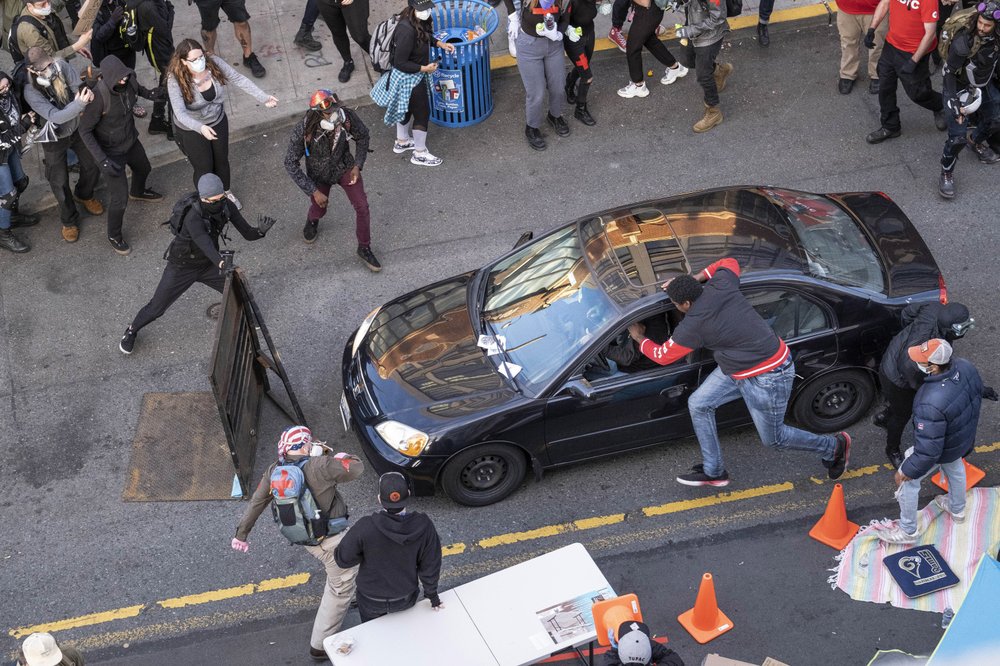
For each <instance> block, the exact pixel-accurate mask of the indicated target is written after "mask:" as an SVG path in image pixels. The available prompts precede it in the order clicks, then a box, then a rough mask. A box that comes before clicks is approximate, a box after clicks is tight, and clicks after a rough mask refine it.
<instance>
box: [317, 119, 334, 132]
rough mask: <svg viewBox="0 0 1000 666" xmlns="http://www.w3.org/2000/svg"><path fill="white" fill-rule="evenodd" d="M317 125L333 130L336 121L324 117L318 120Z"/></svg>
mask: <svg viewBox="0 0 1000 666" xmlns="http://www.w3.org/2000/svg"><path fill="white" fill-rule="evenodd" d="M319 126H320V127H322V128H323V129H325V130H327V131H333V130H335V129H337V123H335V122H333V121H332V120H327V119H326V118H324V119H323V120H321V121H319Z"/></svg>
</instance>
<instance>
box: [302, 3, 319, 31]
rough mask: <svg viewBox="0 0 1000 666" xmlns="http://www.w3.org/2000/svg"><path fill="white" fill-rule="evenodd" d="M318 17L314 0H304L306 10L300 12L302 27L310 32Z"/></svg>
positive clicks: (317, 8) (317, 9)
mask: <svg viewBox="0 0 1000 666" xmlns="http://www.w3.org/2000/svg"><path fill="white" fill-rule="evenodd" d="M318 18H319V7H317V6H316V0H306V11H305V12H304V13H303V14H302V27H303V28H305V29H306V30H308V31H309V32H312V29H313V26H314V25H316V19H318Z"/></svg>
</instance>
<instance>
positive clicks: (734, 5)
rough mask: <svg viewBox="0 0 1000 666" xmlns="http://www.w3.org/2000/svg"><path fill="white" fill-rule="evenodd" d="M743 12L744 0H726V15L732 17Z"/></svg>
mask: <svg viewBox="0 0 1000 666" xmlns="http://www.w3.org/2000/svg"><path fill="white" fill-rule="evenodd" d="M742 13H743V0H726V17H727V18H732V17H734V16H739V15H740V14H742Z"/></svg>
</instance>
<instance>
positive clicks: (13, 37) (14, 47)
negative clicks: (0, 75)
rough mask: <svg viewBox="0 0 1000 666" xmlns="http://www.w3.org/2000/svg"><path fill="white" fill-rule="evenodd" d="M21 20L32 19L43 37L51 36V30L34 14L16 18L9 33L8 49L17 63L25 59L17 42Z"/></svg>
mask: <svg viewBox="0 0 1000 666" xmlns="http://www.w3.org/2000/svg"><path fill="white" fill-rule="evenodd" d="M21 21H30V22H31V23H34V24H35V27H36V28H38V32H39V33H40V34H41V35H42V38H43V39H46V40H47V39H48V38H49V31H48V30H47V29H46V27H45V24H44V23H42V21H40V20H39V19H37V18H35V17H34V16H28V15H22V16H18V17H17V18H16V19H14V22H13V23H11V24H10V31H9V32H8V33H7V50H8V51H9V52H10V57H11V58H13V59H14V64H17V63H19V62H21V61H23V60H24V54H23V53H21V47H20V46H18V43H17V28H18V26H20V25H21Z"/></svg>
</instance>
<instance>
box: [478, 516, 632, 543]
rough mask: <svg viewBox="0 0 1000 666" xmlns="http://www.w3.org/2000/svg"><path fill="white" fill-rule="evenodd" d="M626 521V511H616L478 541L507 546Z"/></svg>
mask: <svg viewBox="0 0 1000 666" xmlns="http://www.w3.org/2000/svg"><path fill="white" fill-rule="evenodd" d="M622 522H625V514H624V513H615V514H611V515H608V516H596V517H594V518H583V519H581V520H574V521H573V522H571V523H560V524H558V525H546V526H544V527H538V528H536V529H533V530H527V531H526V532H509V533H507V534H498V535H497V536H492V537H489V538H488V539H483V540H481V541H479V542H478V543H477V545H478V546H479V547H480V548H495V547H497V546H507V545H510V544H512V543H518V542H519V541H532V540H534V539H543V538H546V537H553V536H556V535H559V534H565V533H566V532H576V531H578V530H592V529H594V528H595V527H604V526H605V525H614V524H615V523H622Z"/></svg>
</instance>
